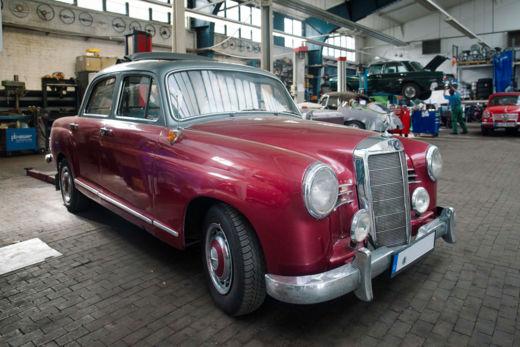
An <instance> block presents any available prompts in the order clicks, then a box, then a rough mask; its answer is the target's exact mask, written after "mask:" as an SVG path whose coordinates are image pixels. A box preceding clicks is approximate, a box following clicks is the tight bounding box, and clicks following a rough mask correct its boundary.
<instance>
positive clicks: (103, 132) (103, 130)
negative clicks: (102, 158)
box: [99, 127, 112, 136]
mask: <svg viewBox="0 0 520 347" xmlns="http://www.w3.org/2000/svg"><path fill="white" fill-rule="evenodd" d="M99 134H100V135H101V136H109V135H111V134H112V129H110V128H107V127H102V128H99Z"/></svg>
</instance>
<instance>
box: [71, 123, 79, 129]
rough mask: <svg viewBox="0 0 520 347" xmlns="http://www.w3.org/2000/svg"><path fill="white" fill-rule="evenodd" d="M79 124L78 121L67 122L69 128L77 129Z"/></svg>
mask: <svg viewBox="0 0 520 347" xmlns="http://www.w3.org/2000/svg"><path fill="white" fill-rule="evenodd" d="M78 128H79V124H78V123H69V129H70V130H78Z"/></svg>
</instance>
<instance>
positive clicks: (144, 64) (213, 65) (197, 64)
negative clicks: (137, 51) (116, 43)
mask: <svg viewBox="0 0 520 347" xmlns="http://www.w3.org/2000/svg"><path fill="white" fill-rule="evenodd" d="M195 57H197V56H195ZM191 69H209V70H219V69H223V70H233V71H240V72H250V73H256V74H262V75H266V76H269V77H275V78H276V76H275V75H273V74H272V73H270V72H267V71H265V70H261V69H258V68H255V67H251V66H247V65H240V64H230V63H220V62H218V61H215V60H211V59H193V60H188V59H183V60H161V59H147V60H138V61H130V62H125V63H120V64H116V65H112V66H110V67H108V68H106V69H104V70H101V71H100V72H99V74H100V75H104V74H110V73H117V72H126V71H148V72H153V73H156V74H158V75H163V74H166V73H168V72H170V71H173V70H191Z"/></svg>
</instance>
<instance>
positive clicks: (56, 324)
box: [0, 127, 520, 346]
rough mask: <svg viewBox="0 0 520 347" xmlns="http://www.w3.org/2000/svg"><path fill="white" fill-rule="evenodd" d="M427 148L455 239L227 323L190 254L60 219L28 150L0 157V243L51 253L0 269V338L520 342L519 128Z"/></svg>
mask: <svg viewBox="0 0 520 347" xmlns="http://www.w3.org/2000/svg"><path fill="white" fill-rule="evenodd" d="M424 140H425V141H428V142H432V143H435V144H436V145H438V146H439V147H440V148H441V151H442V153H443V156H444V163H445V169H444V178H443V179H442V181H441V183H440V189H439V199H438V200H439V204H442V205H451V206H454V207H455V208H456V210H457V214H458V215H457V216H458V225H457V227H458V229H457V232H458V243H457V244H455V245H447V244H445V243H443V242H438V243H437V244H436V250H435V252H433V253H432V254H430V255H429V256H427V258H426V259H424V260H423V261H421V262H420V263H418V264H417V265H415V266H413V267H412V268H411V269H409V270H408V271H405V272H404V273H402V274H401V275H400V276H398V277H396V278H395V279H393V280H389V279H387V278H384V277H380V278H378V279H376V280H375V282H374V294H375V301H374V302H372V303H363V302H360V301H358V300H356V299H355V297H354V296H353V295H346V296H344V297H342V298H339V299H337V300H334V301H332V302H328V303H324V304H319V305H312V306H294V305H288V304H283V303H279V302H276V301H275V300H273V299H268V300H267V301H266V303H265V304H264V305H263V306H262V307H261V309H260V310H259V311H257V312H255V313H253V314H251V315H249V316H246V317H241V318H238V319H235V318H230V317H227V316H226V315H224V314H223V313H221V312H220V311H219V310H218V309H216V308H215V307H214V306H213V304H212V302H211V300H210V297H209V295H208V293H207V291H206V288H205V284H204V278H203V274H202V267H201V263H200V257H201V256H200V252H199V250H198V249H197V248H195V249H191V250H188V251H186V252H179V251H176V250H174V249H172V248H169V247H168V246H166V245H164V244H162V243H161V242H159V241H158V240H156V239H155V238H153V237H152V236H150V235H148V234H147V233H146V232H144V231H142V230H140V229H138V228H136V227H134V226H132V225H131V224H129V223H127V222H126V221H124V220H122V219H121V218H119V217H117V216H116V215H114V214H112V213H111V212H109V211H107V210H105V209H103V208H101V207H99V206H96V207H94V208H92V209H91V210H90V211H88V212H87V213H83V214H81V215H77V216H76V215H72V214H70V213H68V212H67V211H66V209H65V208H64V207H63V205H62V203H61V197H60V194H59V192H57V191H55V190H54V188H53V186H52V185H50V184H47V183H43V182H40V181H37V180H35V179H33V178H30V177H26V176H24V171H23V168H24V167H29V166H32V167H37V168H40V169H43V170H47V168H46V164H44V163H43V161H42V158H41V157H40V156H20V157H12V158H0V246H5V245H8V244H11V243H13V242H16V241H22V240H27V239H30V238H35V237H38V238H40V239H42V240H43V241H45V242H46V243H48V244H49V245H50V246H51V247H53V248H54V249H56V250H58V251H59V252H61V253H62V254H63V256H61V257H59V258H52V259H48V260H47V261H45V262H43V263H40V264H37V265H33V266H29V267H27V268H24V269H21V270H18V271H15V272H13V273H9V274H6V275H2V276H0V345H5V344H8V345H12V346H19V345H24V344H27V345H42V344H48V345H66V344H72V345H78V344H79V345H83V346H93V345H131V344H139V345H161V344H162V345H173V344H178V343H184V344H188V345H198V344H215V343H224V344H227V345H240V344H249V345H271V344H274V345H318V344H319V345H353V344H356V345H376V344H384V345H385V346H387V345H406V346H415V345H417V346H419V345H446V344H448V345H453V346H462V345H467V344H470V345H489V344H495V345H504V346H507V345H517V346H518V345H520V316H519V311H518V310H519V296H520V255H519V252H518V250H519V247H520V227H519V226H518V225H520V199H519V196H520V155H519V153H520V136H514V137H511V136H506V135H504V134H497V135H496V136H492V137H482V136H481V135H480V134H479V132H478V128H476V127H471V132H470V134H469V135H459V136H451V135H448V134H447V132H446V131H444V132H443V133H442V134H441V136H440V137H439V138H435V139H431V138H424Z"/></svg>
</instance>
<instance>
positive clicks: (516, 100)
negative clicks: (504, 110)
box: [489, 95, 520, 106]
mask: <svg viewBox="0 0 520 347" xmlns="http://www.w3.org/2000/svg"><path fill="white" fill-rule="evenodd" d="M502 105H520V96H517V95H503V96H494V97H493V99H491V101H490V102H489V106H502Z"/></svg>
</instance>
